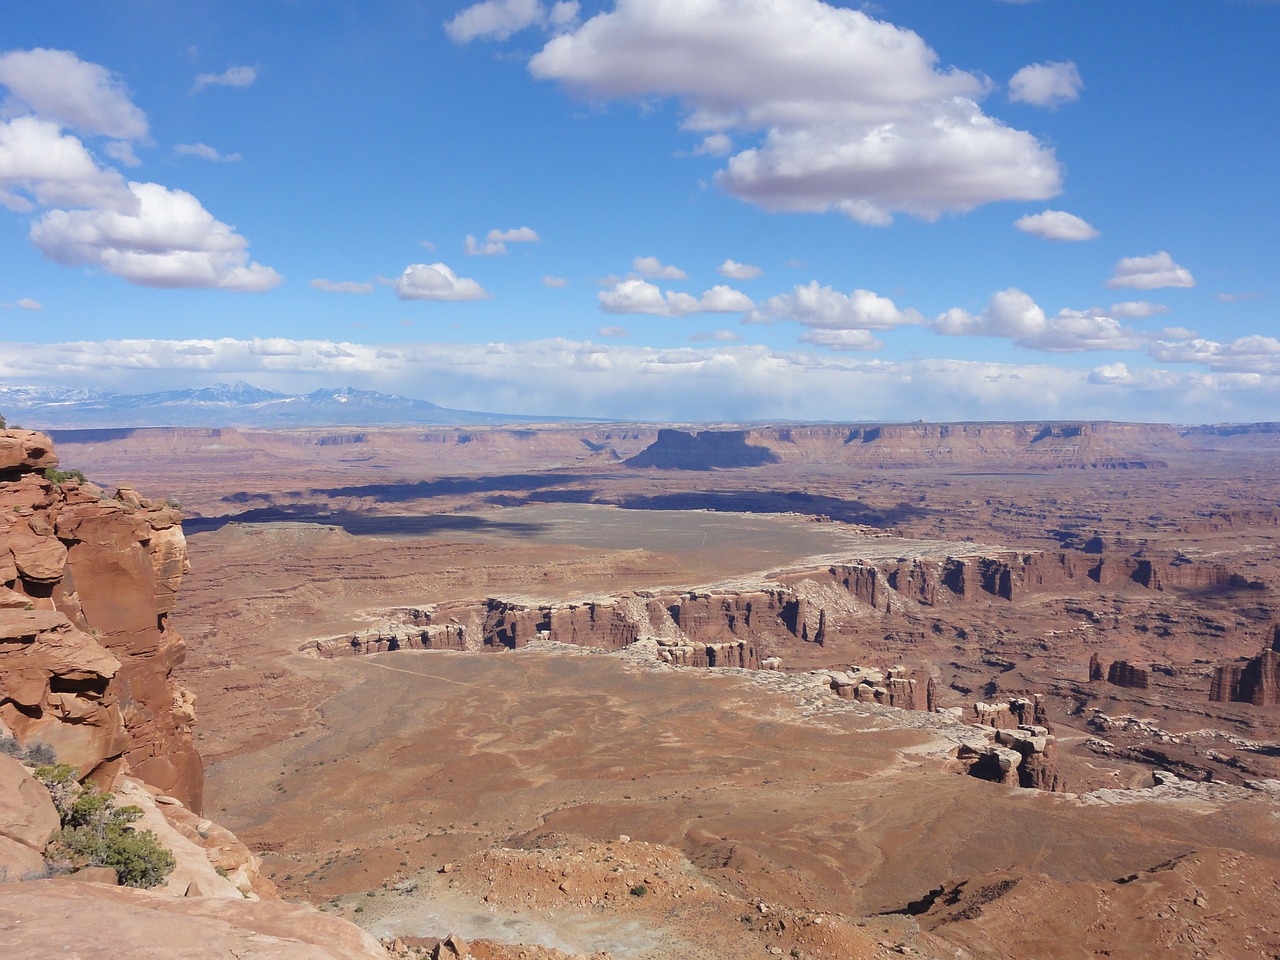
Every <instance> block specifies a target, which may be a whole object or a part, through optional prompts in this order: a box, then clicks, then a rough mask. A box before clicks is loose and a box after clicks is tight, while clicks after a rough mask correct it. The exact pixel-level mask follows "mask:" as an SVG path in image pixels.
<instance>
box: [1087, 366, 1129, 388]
mask: <svg viewBox="0 0 1280 960" xmlns="http://www.w3.org/2000/svg"><path fill="white" fill-rule="evenodd" d="M1132 379H1133V375H1132V374H1131V373H1129V365H1128V364H1126V363H1104V364H1103V365H1102V366H1100V367H1094V368H1093V369H1092V370H1090V371H1089V382H1090V383H1104V384H1107V383H1128V382H1129V381H1130V380H1132Z"/></svg>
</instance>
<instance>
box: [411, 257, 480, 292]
mask: <svg viewBox="0 0 1280 960" xmlns="http://www.w3.org/2000/svg"><path fill="white" fill-rule="evenodd" d="M395 287H396V296H398V297H399V298H400V299H401V300H487V299H488V298H489V294H488V293H487V292H486V291H485V289H484V288H483V287H482V286H480V284H478V283H476V281H474V280H472V279H470V278H469V277H459V276H458V275H457V274H456V273H454V272H453V271H452V270H451V269H449V268H448V267H447V266H445V265H444V264H443V263H431V264H427V263H411V264H410V265H409V266H407V267H405V268H404V273H402V274H400V276H399V277H398V278H396V282H395Z"/></svg>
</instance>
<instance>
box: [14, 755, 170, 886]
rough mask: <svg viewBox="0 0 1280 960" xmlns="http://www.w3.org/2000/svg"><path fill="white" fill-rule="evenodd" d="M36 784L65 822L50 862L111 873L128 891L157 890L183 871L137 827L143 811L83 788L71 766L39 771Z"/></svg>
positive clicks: (51, 846)
mask: <svg viewBox="0 0 1280 960" xmlns="http://www.w3.org/2000/svg"><path fill="white" fill-rule="evenodd" d="M35 775H36V778H37V779H39V780H40V781H41V782H42V783H44V785H45V786H46V787H47V788H48V790H49V796H50V797H52V798H53V805H54V806H55V807H56V808H57V810H58V816H59V817H60V818H61V821H62V830H61V831H59V832H58V834H57V835H56V836H55V837H54V838H53V840H52V841H51V842H50V844H49V848H48V850H47V851H46V852H45V855H46V857H48V858H49V859H50V860H53V861H54V862H55V863H57V864H58V865H59V866H62V867H65V868H66V869H71V870H78V869H80V868H81V867H111V868H112V869H114V870H115V872H116V876H118V877H119V878H120V882H121V883H122V884H124V885H125V886H126V887H143V888H146V887H154V886H157V885H158V884H161V883H163V882H164V879H165V877H167V876H168V875H169V874H170V873H172V872H173V868H174V867H175V866H177V863H176V861H175V860H174V857H173V854H172V853H170V852H169V851H168V850H166V849H165V848H164V847H163V846H162V845H161V843H160V840H159V839H158V838H157V837H156V835H155V834H154V833H152V832H151V831H150V830H136V829H134V828H133V827H132V826H131V825H132V824H133V823H135V822H136V821H137V820H139V819H140V818H141V817H142V809H141V808H140V807H134V806H129V807H117V806H116V802H115V797H113V796H112V795H111V794H109V793H102V792H100V791H98V790H96V789H94V788H93V787H85V786H81V784H80V782H79V781H78V779H77V771H76V768H75V767H71V766H68V765H67V764H65V763H59V764H55V765H53V766H46V767H37V768H36V771H35Z"/></svg>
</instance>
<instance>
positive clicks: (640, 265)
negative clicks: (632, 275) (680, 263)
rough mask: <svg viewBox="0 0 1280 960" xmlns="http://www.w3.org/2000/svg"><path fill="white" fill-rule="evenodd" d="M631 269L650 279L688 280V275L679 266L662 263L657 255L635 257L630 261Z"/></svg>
mask: <svg viewBox="0 0 1280 960" xmlns="http://www.w3.org/2000/svg"><path fill="white" fill-rule="evenodd" d="M631 269H632V270H634V271H635V272H636V273H638V274H639V275H640V276H642V277H649V278H650V279H651V280H688V279H689V275H688V274H687V273H685V272H684V271H683V270H681V269H680V268H679V267H673V266H671V265H669V264H664V263H663V262H662V261H661V260H659V259H658V258H657V257H636V258H635V259H634V260H632V261H631Z"/></svg>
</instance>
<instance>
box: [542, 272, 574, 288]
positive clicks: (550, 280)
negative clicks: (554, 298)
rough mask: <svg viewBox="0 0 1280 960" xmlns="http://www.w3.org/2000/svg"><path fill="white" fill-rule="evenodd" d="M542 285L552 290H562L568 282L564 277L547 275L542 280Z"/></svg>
mask: <svg viewBox="0 0 1280 960" xmlns="http://www.w3.org/2000/svg"><path fill="white" fill-rule="evenodd" d="M542 285H543V286H544V287H551V288H552V289H554V290H563V289H564V288H565V287H567V286H568V285H569V281H568V280H566V279H565V278H564V277H553V276H551V274H547V275H546V276H545V277H543V278H542Z"/></svg>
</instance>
